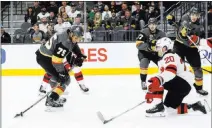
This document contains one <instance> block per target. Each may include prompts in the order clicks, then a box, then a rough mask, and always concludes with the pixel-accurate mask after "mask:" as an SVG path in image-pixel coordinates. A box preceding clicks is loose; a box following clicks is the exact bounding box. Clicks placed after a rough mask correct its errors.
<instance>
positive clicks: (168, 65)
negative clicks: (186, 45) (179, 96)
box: [158, 52, 192, 83]
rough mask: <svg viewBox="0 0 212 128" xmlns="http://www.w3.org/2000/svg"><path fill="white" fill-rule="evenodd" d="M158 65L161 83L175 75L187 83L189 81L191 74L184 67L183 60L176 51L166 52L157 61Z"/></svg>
mask: <svg viewBox="0 0 212 128" xmlns="http://www.w3.org/2000/svg"><path fill="white" fill-rule="evenodd" d="M158 66H159V69H160V74H159V77H161V78H162V80H163V82H162V83H165V82H168V81H170V80H172V79H173V78H174V77H175V76H176V75H177V76H179V77H181V78H183V79H184V80H186V81H187V82H189V83H190V82H191V78H190V76H191V75H192V74H191V73H190V72H189V71H188V70H187V69H186V66H185V63H184V61H183V60H182V59H181V58H180V56H178V55H177V54H176V53H171V52H169V53H166V54H165V55H164V56H163V58H162V59H161V60H160V61H159V62H158ZM188 76H189V77H188Z"/></svg>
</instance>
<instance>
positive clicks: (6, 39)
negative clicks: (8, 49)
mask: <svg viewBox="0 0 212 128" xmlns="http://www.w3.org/2000/svg"><path fill="white" fill-rule="evenodd" d="M1 43H11V37H10V34H8V33H7V32H5V30H4V28H3V27H1Z"/></svg>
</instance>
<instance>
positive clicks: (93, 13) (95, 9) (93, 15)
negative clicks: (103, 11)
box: [88, 6, 99, 21]
mask: <svg viewBox="0 0 212 128" xmlns="http://www.w3.org/2000/svg"><path fill="white" fill-rule="evenodd" d="M97 12H99V8H98V7H97V6H94V7H93V10H91V11H90V12H89V14H88V20H90V21H93V20H94V17H95V14H96V13H97Z"/></svg>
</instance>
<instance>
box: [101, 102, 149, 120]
mask: <svg viewBox="0 0 212 128" xmlns="http://www.w3.org/2000/svg"><path fill="white" fill-rule="evenodd" d="M145 102H146V101H142V102H141V103H139V104H137V105H136V106H134V107H132V108H130V109H128V110H126V111H124V112H122V113H120V114H118V115H116V116H114V117H112V118H110V119H108V120H106V119H105V118H104V116H103V115H102V113H101V112H100V111H98V112H97V116H98V118H99V119H100V120H101V121H102V123H103V124H106V123H108V122H110V121H112V120H114V119H116V118H118V117H120V116H122V115H123V114H125V113H127V112H129V111H131V110H133V109H135V108H136V107H138V106H140V105H142V104H144V103H145Z"/></svg>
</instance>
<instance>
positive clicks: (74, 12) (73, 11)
mask: <svg viewBox="0 0 212 128" xmlns="http://www.w3.org/2000/svg"><path fill="white" fill-rule="evenodd" d="M67 14H68V17H69V18H70V19H71V21H72V22H74V19H75V17H77V15H78V14H80V11H78V10H76V4H75V3H71V11H70V12H69V13H67Z"/></svg>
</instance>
